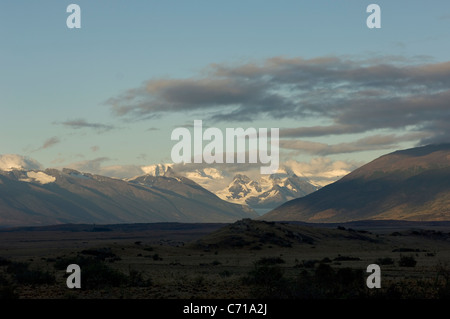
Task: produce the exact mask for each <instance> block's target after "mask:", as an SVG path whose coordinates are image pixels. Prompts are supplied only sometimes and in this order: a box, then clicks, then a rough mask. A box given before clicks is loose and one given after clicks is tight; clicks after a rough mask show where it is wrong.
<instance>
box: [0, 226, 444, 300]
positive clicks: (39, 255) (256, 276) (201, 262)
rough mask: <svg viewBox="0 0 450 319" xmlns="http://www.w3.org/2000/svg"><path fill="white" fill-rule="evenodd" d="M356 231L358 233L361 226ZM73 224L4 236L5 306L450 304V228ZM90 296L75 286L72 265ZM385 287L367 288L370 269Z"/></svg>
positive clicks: (0, 273)
mask: <svg viewBox="0 0 450 319" xmlns="http://www.w3.org/2000/svg"><path fill="white" fill-rule="evenodd" d="M351 226H353V225H351ZM364 226H365V227H364V229H363V228H361V227H349V225H347V224H342V225H323V226H311V225H304V224H301V225H298V224H287V223H275V222H265V221H254V220H250V219H244V220H240V221H238V222H235V223H233V224H177V223H171V224H170V223H168V224H164V223H162V224H135V225H120V226H118V225H109V226H108V225H106V226H94V225H84V226H80V225H78V226H77V225H66V226H64V227H63V226H58V227H53V228H52V227H47V228H27V229H15V230H3V231H1V232H0V256H1V257H0V297H1V298H24V299H38V298H57V299H67V298H80V299H92V298H95V299H116V298H129V299H161V298H163V299H189V298H197V299H206V298H208V299H209V298H213V299H236V298H250V299H252V298H283V299H293V298H299V299H303V298H322V299H323V298H325V299H331V298H426V299H435V298H447V297H449V296H450V266H449V265H450V264H449V262H450V233H449V230H450V229H449V227H448V225H447V224H445V223H444V224H439V223H436V224H434V225H425V224H424V225H421V226H422V227H418V226H420V225H418V224H414V225H412V224H411V225H410V224H406V225H398V224H392V225H391V226H392V227H387V225H386V224H384V225H383V226H382V227H378V226H377V227H375V226H374V225H372V224H370V223H369V224H367V225H364ZM72 263H75V264H78V265H79V266H80V267H81V274H82V275H81V279H82V288H81V289H69V288H67V286H66V278H67V276H68V274H67V273H66V268H67V266H68V265H69V264H72ZM373 263H376V264H378V265H379V266H380V268H381V285H382V287H381V288H380V289H369V288H368V287H367V286H366V278H367V277H368V276H369V273H367V272H366V269H367V266H368V265H369V264H373Z"/></svg>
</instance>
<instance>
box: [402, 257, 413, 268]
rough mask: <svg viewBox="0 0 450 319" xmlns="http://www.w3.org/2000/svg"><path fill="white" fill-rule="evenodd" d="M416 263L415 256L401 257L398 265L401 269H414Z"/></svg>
mask: <svg viewBox="0 0 450 319" xmlns="http://www.w3.org/2000/svg"><path fill="white" fill-rule="evenodd" d="M416 263H417V261H416V259H415V258H414V256H401V257H400V260H399V262H398V265H399V266H400V267H414V266H415V265H416Z"/></svg>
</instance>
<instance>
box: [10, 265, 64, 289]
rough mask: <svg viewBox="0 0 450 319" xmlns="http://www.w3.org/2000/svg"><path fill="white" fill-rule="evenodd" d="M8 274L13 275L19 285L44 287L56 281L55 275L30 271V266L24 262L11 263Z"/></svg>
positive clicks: (40, 271) (35, 270) (36, 270)
mask: <svg viewBox="0 0 450 319" xmlns="http://www.w3.org/2000/svg"><path fill="white" fill-rule="evenodd" d="M6 272H7V273H10V274H12V275H13V278H14V279H15V280H16V281H17V282H18V283H19V284H29V285H44V284H52V283H54V282H55V281H56V279H55V275H54V274H51V273H49V272H48V271H42V270H40V269H29V264H27V263H23V262H11V263H10V264H9V265H8V267H7V268H6Z"/></svg>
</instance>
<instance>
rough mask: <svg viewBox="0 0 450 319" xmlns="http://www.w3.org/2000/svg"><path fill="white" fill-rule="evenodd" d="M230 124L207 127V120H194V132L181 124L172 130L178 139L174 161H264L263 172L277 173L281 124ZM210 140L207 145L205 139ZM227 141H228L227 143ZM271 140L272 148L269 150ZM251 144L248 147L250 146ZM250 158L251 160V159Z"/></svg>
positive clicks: (172, 137)
mask: <svg viewBox="0 0 450 319" xmlns="http://www.w3.org/2000/svg"><path fill="white" fill-rule="evenodd" d="M268 131H269V130H268V129H267V128H259V129H258V130H257V129H256V128H253V127H250V128H247V129H245V130H244V129H243V128H226V130H225V134H224V133H223V132H222V130H221V129H219V128H217V127H209V128H207V129H206V130H204V131H203V121H202V120H195V121H194V133H193V136H192V134H191V132H190V131H189V129H187V128H185V127H178V128H176V129H174V130H173V131H172V136H171V139H172V141H178V143H176V144H175V145H174V146H173V147H172V152H171V157H172V161H173V162H174V163H177V164H178V163H192V162H193V163H207V164H212V163H228V164H231V163H253V164H255V163H261V164H264V165H267V166H261V168H260V172H261V174H273V173H276V172H277V170H278V167H279V164H280V159H279V128H271V129H270V138H269V136H268ZM204 141H209V143H208V144H206V145H205V146H204V147H203V142H204ZM224 142H225V145H224ZM269 144H270V152H269V147H268V146H269ZM247 145H248V148H247ZM247 159H248V161H247Z"/></svg>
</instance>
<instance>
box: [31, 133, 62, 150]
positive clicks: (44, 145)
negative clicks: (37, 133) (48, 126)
mask: <svg viewBox="0 0 450 319" xmlns="http://www.w3.org/2000/svg"><path fill="white" fill-rule="evenodd" d="M60 142H61V140H60V139H59V138H58V137H56V136H53V137H50V138H49V139H47V140H45V141H44V143H42V145H41V146H40V147H38V148H37V149H35V150H34V151H33V152H37V151H40V150H45V149H47V148H50V147H52V146H54V145H56V144H58V143H60Z"/></svg>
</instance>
